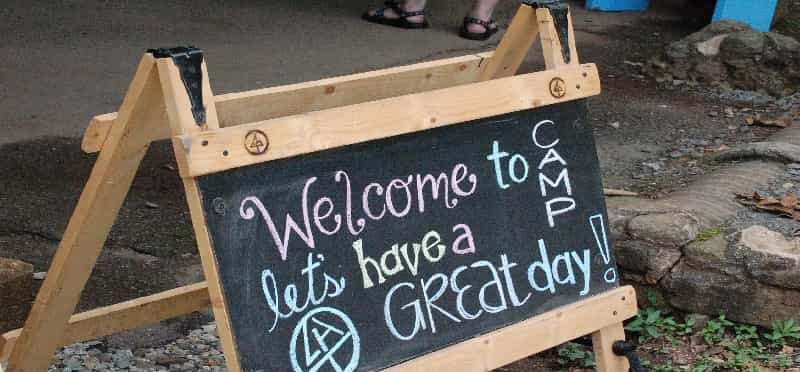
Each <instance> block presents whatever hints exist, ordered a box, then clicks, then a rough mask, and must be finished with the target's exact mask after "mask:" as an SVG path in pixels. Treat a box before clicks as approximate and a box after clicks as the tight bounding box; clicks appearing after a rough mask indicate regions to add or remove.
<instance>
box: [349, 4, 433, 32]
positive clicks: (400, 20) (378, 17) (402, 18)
mask: <svg viewBox="0 0 800 372" xmlns="http://www.w3.org/2000/svg"><path fill="white" fill-rule="evenodd" d="M383 4H384V5H385V6H386V7H385V8H381V9H378V10H376V11H375V13H374V14H369V12H364V14H362V15H361V19H363V20H365V21H367V22H372V23H377V24H381V25H387V26H394V27H400V28H427V27H428V21H427V20H423V21H422V22H411V21H409V20H408V18H409V17H415V16H424V15H425V11H424V10H417V11H413V12H406V11H405V10H403V9H402V8H401V7H400V4H398V3H397V2H395V1H394V0H387V1H386V2H384V3H383ZM387 9H391V10H393V11H394V12H395V13H396V14H397V16H398V17H397V18H386V17H384V15H383V13H384V12H386V10H387Z"/></svg>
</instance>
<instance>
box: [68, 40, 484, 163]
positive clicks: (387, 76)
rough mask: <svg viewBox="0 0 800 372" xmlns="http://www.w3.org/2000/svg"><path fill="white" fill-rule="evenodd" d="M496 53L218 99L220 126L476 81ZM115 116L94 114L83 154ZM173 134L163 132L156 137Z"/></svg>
mask: <svg viewBox="0 0 800 372" xmlns="http://www.w3.org/2000/svg"><path fill="white" fill-rule="evenodd" d="M491 56H492V52H486V53H479V54H474V55H468V56H461V57H455V58H447V59H441V60H437V61H431V62H423V63H417V64H413V65H408V66H399V67H392V68H387V69H383V70H376V71H370V72H365V73H360V74H353V75H346V76H340V77H334V78H329V79H322V80H317V81H312V82H304V83H299V84H291V85H283V86H278V87H272V88H266V89H258V90H252V91H246V92H240V93H230V94H223V95H219V96H215V97H214V98H213V100H214V102H215V103H216V109H217V110H218V118H219V124H220V127H231V126H235V125H238V124H243V123H248V122H254V121H260V120H267V119H273V118H277V117H281V116H288V115H295V114H300V113H304V112H309V111H316V110H324V109H328V108H332V107H337V106H345V105H352V104H357V103H362V102H367V101H372V100H377V99H383V98H388V97H394V96H399V95H404V94H411V93H419V92H425V91H430V90H435V89H442V88H448V87H452V86H456V85H461V84H468V83H472V82H476V81H478V80H479V78H480V73H481V66H483V65H485V64H486V62H487V61H488V60H490V58H491ZM116 116H117V114H116V113H113V112H112V113H108V114H102V115H98V116H95V117H94V118H93V119H92V121H91V122H90V123H89V127H88V128H87V129H86V131H85V132H84V135H83V144H82V146H81V148H82V149H83V151H84V152H87V153H92V152H97V151H100V149H101V148H102V146H103V143H104V142H105V138H106V136H107V135H108V132H109V131H110V130H111V126H112V125H113V124H114V119H115V118H116ZM169 135H170V133H169V132H164V131H159V132H158V133H157V134H156V135H155V137H156V138H157V139H167V138H169Z"/></svg>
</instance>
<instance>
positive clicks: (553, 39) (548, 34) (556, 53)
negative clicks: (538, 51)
mask: <svg viewBox="0 0 800 372" xmlns="http://www.w3.org/2000/svg"><path fill="white" fill-rule="evenodd" d="M536 20H537V21H538V22H539V35H540V38H541V40H542V54H544V65H545V67H546V68H547V69H548V70H552V69H554V68H559V67H562V66H564V65H565V63H564V55H563V54H561V40H560V39H559V38H558V33H557V32H556V26H555V22H553V15H552V14H550V9H547V8H537V9H536ZM576 60H577V59H576Z"/></svg>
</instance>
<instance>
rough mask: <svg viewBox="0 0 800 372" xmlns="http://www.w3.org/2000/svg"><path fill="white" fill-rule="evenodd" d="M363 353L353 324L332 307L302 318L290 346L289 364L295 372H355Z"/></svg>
mask: <svg viewBox="0 0 800 372" xmlns="http://www.w3.org/2000/svg"><path fill="white" fill-rule="evenodd" d="M360 353H361V343H360V340H359V338H358V331H356V327H355V326H354V325H353V321H352V320H350V318H349V317H348V316H347V315H346V314H345V313H343V312H341V311H339V310H337V309H334V308H331V307H320V308H317V309H314V310H311V311H310V312H308V314H306V315H305V316H303V318H302V319H300V321H299V322H298V323H297V326H295V328H294V332H293V333H292V340H291V344H289V360H290V361H291V363H292V368H294V370H295V372H312V371H338V372H351V371H355V370H356V367H358V359H359V355H360Z"/></svg>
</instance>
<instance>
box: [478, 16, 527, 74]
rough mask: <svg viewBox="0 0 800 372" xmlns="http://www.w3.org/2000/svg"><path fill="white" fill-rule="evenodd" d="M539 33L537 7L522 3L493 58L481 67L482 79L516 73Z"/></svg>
mask: <svg viewBox="0 0 800 372" xmlns="http://www.w3.org/2000/svg"><path fill="white" fill-rule="evenodd" d="M538 34H539V24H538V23H537V21H536V9H534V8H533V7H532V6H530V5H527V4H522V5H520V7H519V9H517V13H516V14H515V15H514V18H512V19H511V24H510V25H509V26H508V30H507V31H506V33H505V35H503V39H502V40H500V44H499V45H498V46H497V49H495V51H494V54H493V55H492V58H490V59H489V62H488V63H487V64H486V65H485V66H484V67H483V68H482V69H481V78H480V80H482V81H485V80H491V79H498V78H503V77H509V76H513V75H514V74H516V73H517V70H519V66H520V65H521V64H522V61H523V60H525V56H527V55H528V50H530V48H531V45H533V42H534V41H536V37H537V35H538Z"/></svg>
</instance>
